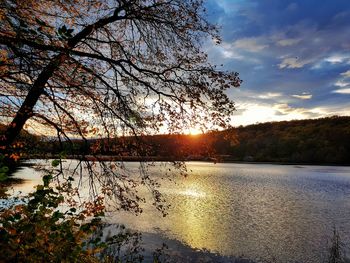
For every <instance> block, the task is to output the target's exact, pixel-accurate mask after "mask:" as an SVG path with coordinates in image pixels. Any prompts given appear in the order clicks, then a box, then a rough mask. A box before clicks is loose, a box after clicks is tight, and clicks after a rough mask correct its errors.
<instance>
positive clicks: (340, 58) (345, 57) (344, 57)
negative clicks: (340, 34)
mask: <svg viewBox="0 0 350 263" xmlns="http://www.w3.org/2000/svg"><path fill="white" fill-rule="evenodd" d="M324 61H326V62H329V63H331V64H338V63H344V62H345V63H350V55H349V54H335V55H331V56H329V57H327V58H325V59H324Z"/></svg>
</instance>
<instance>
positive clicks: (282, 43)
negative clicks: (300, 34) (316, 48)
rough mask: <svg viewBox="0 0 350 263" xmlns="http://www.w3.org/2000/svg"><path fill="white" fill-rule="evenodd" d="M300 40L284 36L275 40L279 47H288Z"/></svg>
mask: <svg viewBox="0 0 350 263" xmlns="http://www.w3.org/2000/svg"><path fill="white" fill-rule="evenodd" d="M300 41H301V39H300V38H286V39H280V40H278V41H277V45H279V46H281V47H288V46H293V45H296V44H298V43H299V42H300Z"/></svg>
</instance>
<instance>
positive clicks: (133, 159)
mask: <svg viewBox="0 0 350 263" xmlns="http://www.w3.org/2000/svg"><path fill="white" fill-rule="evenodd" d="M59 158H60V156H59V155H52V154H46V155H32V156H27V157H26V158H24V159H25V160H33V159H59ZM61 158H62V159H76V160H85V161H101V162H108V161H117V162H118V161H119V162H211V163H242V164H276V165H300V166H302V165H317V166H350V164H349V163H317V162H314V163H312V162H289V161H278V160H276V161H255V160H239V159H233V158H231V157H230V156H227V155H225V156H213V157H203V156H190V157H187V158H174V157H163V156H113V155H67V156H64V157H62V156H61Z"/></svg>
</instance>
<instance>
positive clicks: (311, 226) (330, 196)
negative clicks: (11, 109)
mask: <svg viewBox="0 0 350 263" xmlns="http://www.w3.org/2000/svg"><path fill="white" fill-rule="evenodd" d="M73 162H74V161H73ZM126 166H127V167H128V168H129V169H130V171H133V170H135V171H136V169H137V164H136V163H126ZM187 167H188V169H189V170H191V172H190V174H189V176H188V177H186V178H184V177H180V176H179V177H175V178H174V180H173V181H168V180H162V181H161V183H162V186H161V191H162V193H164V194H165V196H166V197H167V200H168V202H169V203H170V204H171V207H170V209H169V215H168V216H167V217H165V218H163V217H162V216H161V214H160V213H159V212H158V211H156V210H155V209H154V207H153V206H151V205H147V204H146V205H145V206H144V212H143V213H142V214H141V215H139V216H134V215H131V214H127V213H120V212H114V213H113V212H111V213H109V215H108V218H107V220H108V221H109V222H112V223H124V224H125V225H126V226H128V227H130V228H132V229H135V230H139V231H141V232H146V233H152V234H161V235H162V236H166V237H167V238H169V239H176V240H179V241H181V242H183V243H185V244H187V245H189V246H191V247H193V248H204V249H208V250H210V251H213V252H218V253H220V254H222V255H226V256H235V257H237V256H244V257H247V258H250V259H254V260H256V261H259V260H261V259H264V260H271V261H272V260H276V262H295V261H297V262H323V260H324V258H325V257H326V254H327V249H328V248H329V246H330V244H329V240H330V238H331V236H332V231H333V228H334V227H336V228H337V229H338V230H339V232H340V236H341V240H342V242H343V244H344V246H345V247H350V220H349V219H350V167H336V166H331V167H330V166H295V165H270V164H232V163H230V164H229V163H219V164H212V163H205V162H189V163H187ZM150 169H151V174H152V175H153V176H154V177H155V178H158V179H159V180H160V178H161V177H162V176H163V172H162V171H164V169H165V168H164V167H163V166H162V165H160V164H157V165H156V166H155V167H152V168H150ZM34 174H35V175H36V176H34ZM16 177H20V178H23V177H26V178H28V177H30V180H28V181H26V183H25V184H24V185H22V186H15V188H16V189H17V188H18V187H21V188H20V190H21V191H24V192H26V191H28V189H32V188H33V185H34V184H37V183H38V181H39V179H38V178H39V176H38V173H37V172H33V169H31V168H24V170H22V171H19V172H18V173H17V174H16ZM16 189H15V190H14V191H16Z"/></svg>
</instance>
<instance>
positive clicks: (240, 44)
mask: <svg viewBox="0 0 350 263" xmlns="http://www.w3.org/2000/svg"><path fill="white" fill-rule="evenodd" d="M259 42H260V41H259V39H258V38H255V37H252V38H241V39H238V40H236V41H235V42H234V43H233V47H235V48H239V49H244V50H247V51H249V52H259V51H261V50H263V49H265V48H267V47H268V45H266V44H262V43H259Z"/></svg>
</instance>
